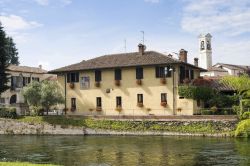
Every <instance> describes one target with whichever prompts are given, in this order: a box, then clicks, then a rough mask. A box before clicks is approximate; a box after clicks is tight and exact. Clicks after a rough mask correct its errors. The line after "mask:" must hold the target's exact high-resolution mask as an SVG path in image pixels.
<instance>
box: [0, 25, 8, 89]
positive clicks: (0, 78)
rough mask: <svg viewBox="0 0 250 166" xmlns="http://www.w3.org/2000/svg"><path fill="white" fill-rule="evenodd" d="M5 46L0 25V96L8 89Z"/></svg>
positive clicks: (4, 36)
mask: <svg viewBox="0 0 250 166" xmlns="http://www.w3.org/2000/svg"><path fill="white" fill-rule="evenodd" d="M5 46H6V34H5V32H4V30H3V27H2V25H1V23H0V94H1V93H3V92H4V91H6V90H7V89H8V88H9V86H8V85H7V83H8V81H9V78H8V74H7V73H6V70H7V67H8V54H7V50H6V47H5Z"/></svg>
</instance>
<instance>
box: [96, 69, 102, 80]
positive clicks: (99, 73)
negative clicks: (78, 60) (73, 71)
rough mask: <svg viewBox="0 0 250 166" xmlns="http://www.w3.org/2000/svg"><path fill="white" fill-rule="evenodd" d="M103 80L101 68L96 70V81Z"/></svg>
mask: <svg viewBox="0 0 250 166" xmlns="http://www.w3.org/2000/svg"><path fill="white" fill-rule="evenodd" d="M100 81H102V72H101V70H95V82H100Z"/></svg>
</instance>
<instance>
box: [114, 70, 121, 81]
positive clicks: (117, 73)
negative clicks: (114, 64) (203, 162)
mask: <svg viewBox="0 0 250 166" xmlns="http://www.w3.org/2000/svg"><path fill="white" fill-rule="evenodd" d="M121 79H122V70H121V69H115V80H121Z"/></svg>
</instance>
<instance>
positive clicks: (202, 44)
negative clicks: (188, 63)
mask: <svg viewBox="0 0 250 166" xmlns="http://www.w3.org/2000/svg"><path fill="white" fill-rule="evenodd" d="M204 49H205V45H204V41H201V50H204Z"/></svg>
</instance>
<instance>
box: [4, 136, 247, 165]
mask: <svg viewBox="0 0 250 166" xmlns="http://www.w3.org/2000/svg"><path fill="white" fill-rule="evenodd" d="M0 160H2V161H28V162H34V163H54V164H61V165H70V166H73V165H79V166H81V165H87V166H96V165H117V166H123V165H129V166H132V165H140V166H141V165H142V166H144V165H149V166H151V165H160V166H165V165H175V166H178V165H195V166H196V165H197V166H198V165H250V141H249V140H238V139H224V138H201V137H200V138H198V137H160V136H144V137H141V136H87V137H86V136H85V137H83V136H0Z"/></svg>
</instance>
